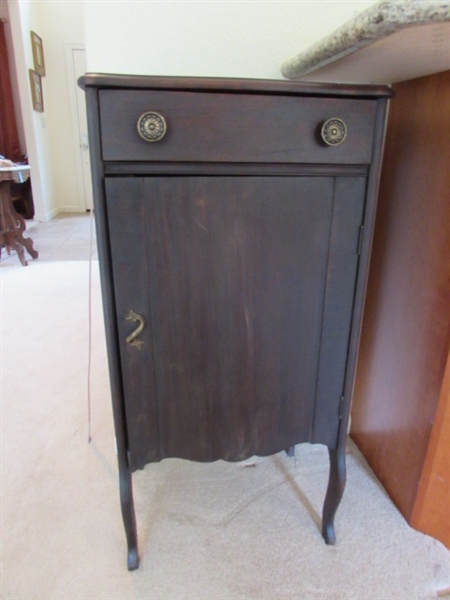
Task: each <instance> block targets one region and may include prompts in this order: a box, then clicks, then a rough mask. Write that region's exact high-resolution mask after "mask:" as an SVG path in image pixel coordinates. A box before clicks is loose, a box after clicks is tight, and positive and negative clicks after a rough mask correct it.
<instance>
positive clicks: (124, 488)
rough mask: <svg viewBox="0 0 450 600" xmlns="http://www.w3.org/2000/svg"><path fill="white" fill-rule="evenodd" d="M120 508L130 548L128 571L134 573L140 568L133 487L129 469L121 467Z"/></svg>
mask: <svg viewBox="0 0 450 600" xmlns="http://www.w3.org/2000/svg"><path fill="white" fill-rule="evenodd" d="M119 484H120V506H121V509H122V519H123V525H124V528H125V535H126V538H127V546H128V561H127V562H128V570H129V571H133V570H134V569H137V568H138V567H139V555H138V546H137V529H136V516H135V513H134V502H133V486H132V479H131V473H130V471H129V469H128V468H120V466H119Z"/></svg>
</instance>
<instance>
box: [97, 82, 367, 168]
mask: <svg viewBox="0 0 450 600" xmlns="http://www.w3.org/2000/svg"><path fill="white" fill-rule="evenodd" d="M376 108H377V103H376V101H375V100H358V99H356V100H355V99H341V98H335V99H331V100H330V99H329V98H300V99H299V98H295V97H278V96H277V97H273V96H254V95H246V94H240V95H239V96H236V95H233V96H230V95H229V94H219V93H217V94H210V93H206V92H204V93H196V94H193V93H189V92H178V93H176V94H174V93H173V92H160V91H135V90H103V91H101V92H100V110H101V127H102V148H103V159H104V160H105V161H120V160H122V161H124V160H126V161H130V160H134V161H168V160H173V161H189V162H196V161H220V162H223V161H225V162H237V163H245V162H260V163H267V162H269V163H270V162H272V163H273V162H280V161H282V162H284V163H339V164H368V163H370V160H371V154H372V135H373V128H374V124H375V113H376ZM148 111H155V112H157V113H160V114H161V115H163V117H164V118H165V119H166V122H167V133H166V135H165V136H164V138H163V139H162V140H160V141H159V142H154V143H149V142H146V141H145V140H143V139H141V138H140V137H139V136H138V135H136V125H137V122H138V119H139V117H140V116H141V114H143V113H144V112H148ZM332 117H339V118H340V119H343V120H344V122H345V123H346V125H347V130H348V133H347V138H346V140H345V143H342V144H340V145H339V146H337V147H330V146H327V145H326V144H325V143H324V142H323V141H322V140H321V138H320V128H321V126H322V124H323V123H324V122H325V121H326V120H328V119H330V118H332Z"/></svg>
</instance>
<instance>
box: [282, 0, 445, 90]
mask: <svg viewBox="0 0 450 600" xmlns="http://www.w3.org/2000/svg"><path fill="white" fill-rule="evenodd" d="M446 21H450V2H449V0H440V1H438V0H391V1H389V2H385V1H382V2H378V3H377V4H375V5H374V6H370V7H369V8H368V9H367V10H365V11H363V12H362V13H360V14H359V15H358V16H357V17H355V18H354V19H352V20H351V21H348V22H347V23H345V25H343V26H342V27H340V28H339V29H337V30H336V31H334V32H333V33H332V34H331V35H329V36H327V37H325V38H323V39H322V40H320V41H319V42H317V43H316V44H314V45H313V46H311V47H310V48H308V50H305V51H304V52H301V53H300V54H299V55H298V56H296V57H295V58H293V59H291V60H288V61H286V62H285V63H284V64H283V65H282V68H281V72H282V73H283V75H284V77H286V78H287V79H300V78H301V77H303V76H304V75H307V74H308V73H311V72H312V71H315V70H317V69H320V68H321V67H324V66H325V65H328V64H330V63H332V62H334V61H336V60H338V59H340V58H343V57H344V56H348V55H349V54H352V53H353V52H356V51H357V50H359V49H361V48H364V47H365V46H368V45H369V44H372V43H374V42H376V41H378V40H380V39H383V38H385V37H387V36H389V35H391V34H393V33H396V32H398V31H400V30H402V29H405V28H407V27H413V26H417V25H428V24H432V23H439V22H446Z"/></svg>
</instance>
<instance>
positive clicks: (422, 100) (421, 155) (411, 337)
mask: <svg viewBox="0 0 450 600" xmlns="http://www.w3.org/2000/svg"><path fill="white" fill-rule="evenodd" d="M395 92H396V96H395V98H394V100H392V102H391V110H390V116H389V124H388V132H387V139H386V149H385V156H384V163H383V171H382V180H381V186H380V197H379V211H378V216H377V222H376V230H375V240H374V246H373V254H372V263H371V272H370V279H369V284H368V293H367V303H366V312H365V317H364V324H363V330H362V337H361V348H360V359H359V365H358V370H357V377H356V386H355V394H354V404H353V415H352V435H353V437H354V439H355V441H356V442H357V444H358V446H359V447H360V448H361V450H362V451H363V453H364V455H365V456H366V458H367V459H368V461H369V463H370V464H371V466H372V468H373V469H374V471H375V473H376V474H377V476H378V477H379V478H380V480H381V481H382V483H383V485H384V486H385V487H386V489H387V491H388V492H389V494H390V495H391V497H392V498H393V499H394V501H395V502H396V504H397V506H398V507H399V509H400V510H401V512H402V513H403V515H404V516H405V518H406V519H407V520H408V521H409V520H410V519H411V516H412V512H413V509H414V504H415V501H416V495H417V490H418V485H419V480H420V477H421V473H422V469H423V465H424V460H425V456H426V453H427V448H428V443H429V439H430V435H431V430H432V427H433V421H434V418H435V412H436V407H437V403H438V398H439V393H440V389H441V384H442V378H443V374H444V368H445V362H446V359H447V356H448V351H449V345H450V311H449V306H450V260H449V257H450V197H449V190H450V170H449V168H448V166H449V164H450V145H449V142H448V141H449V139H450V113H449V111H448V107H449V103H450V73H449V72H447V73H441V74H438V75H435V76H431V77H425V78H421V79H418V80H415V81H411V82H404V83H401V84H398V85H396V86H395Z"/></svg>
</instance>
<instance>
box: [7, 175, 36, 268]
mask: <svg viewBox="0 0 450 600" xmlns="http://www.w3.org/2000/svg"><path fill="white" fill-rule="evenodd" d="M10 185H11V182H10V181H2V182H0V244H1V245H2V246H5V248H6V250H7V252H8V254H9V253H10V251H11V249H13V250H15V251H16V252H17V255H18V257H19V260H20V262H21V263H22V265H23V266H24V267H26V266H27V265H28V263H27V261H26V259H25V253H24V248H25V249H26V251H27V252H28V254H29V255H30V256H31V257H32V258H37V257H38V256H39V254H38V252H37V251H36V250H35V249H34V248H33V240H32V239H31V238H24V237H23V232H24V231H25V229H26V225H25V220H24V218H23V217H22V216H21V215H19V214H18V213H17V212H16V211H15V209H14V206H13V203H12V200H11V193H10Z"/></svg>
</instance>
